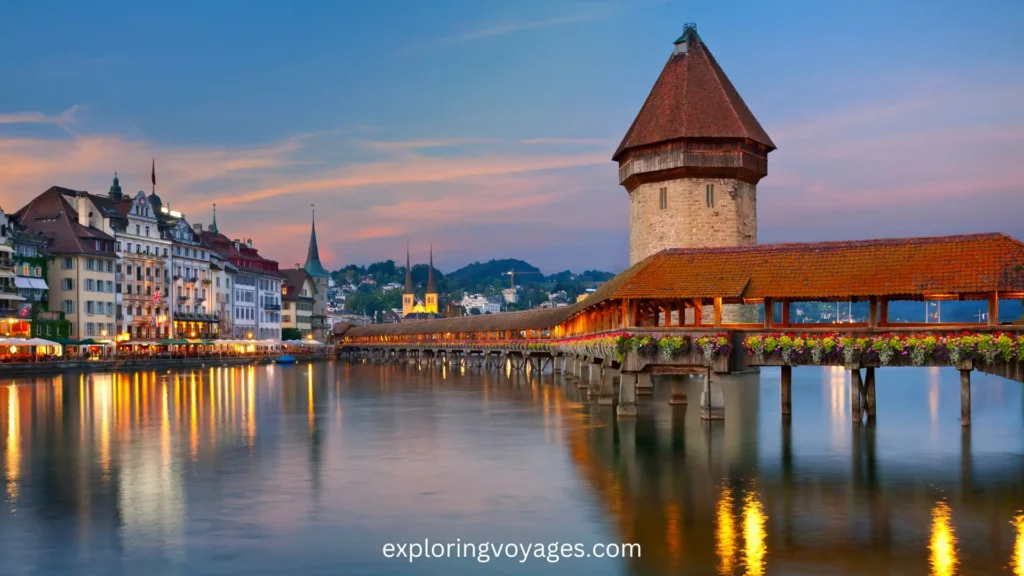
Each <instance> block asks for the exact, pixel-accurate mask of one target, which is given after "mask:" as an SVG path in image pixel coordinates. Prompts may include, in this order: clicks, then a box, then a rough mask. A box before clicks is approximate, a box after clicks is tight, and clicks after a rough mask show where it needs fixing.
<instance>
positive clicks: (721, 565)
mask: <svg viewBox="0 0 1024 576" xmlns="http://www.w3.org/2000/svg"><path fill="white" fill-rule="evenodd" d="M732 510H733V499H732V490H730V489H729V487H728V486H723V487H722V492H721V494H720V495H719V496H718V504H716V519H717V522H716V531H715V549H716V551H717V552H718V573H719V574H732V573H733V568H734V563H733V562H734V559H735V557H736V521H735V519H734V518H733V512H732Z"/></svg>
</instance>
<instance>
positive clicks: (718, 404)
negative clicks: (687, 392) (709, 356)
mask: <svg viewBox="0 0 1024 576" xmlns="http://www.w3.org/2000/svg"><path fill="white" fill-rule="evenodd" d="M701 378H702V379H703V380H704V390H703V391H702V392H701V394H700V419H701V420H725V396H724V395H723V394H722V388H721V387H720V386H713V385H712V382H711V369H710V368H708V369H707V370H706V371H705V372H704V374H703V375H702V376H701Z"/></svg>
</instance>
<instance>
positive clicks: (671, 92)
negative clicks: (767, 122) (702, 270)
mask: <svg viewBox="0 0 1024 576" xmlns="http://www.w3.org/2000/svg"><path fill="white" fill-rule="evenodd" d="M774 149H775V144H774V143H773V142H772V140H771V138H769V137H768V134H767V133H766V132H765V131H764V128H762V127H761V124H760V123H758V121H757V119H756V118H755V117H754V115H753V114H752V113H751V112H750V109H749V108H747V105H746V104H744V102H743V99H742V98H740V95H739V93H737V92H736V88H734V87H733V85H732V82H730V81H729V78H727V77H726V75H725V72H723V71H722V68H721V67H719V65H718V62H716V61H715V58H714V57H713V56H712V55H711V52H710V51H709V50H708V48H707V46H706V45H705V44H704V42H703V41H702V40H701V39H700V36H698V35H697V28H696V26H695V25H693V24H688V25H687V26H686V27H685V29H684V31H683V34H682V36H680V37H679V38H678V39H677V40H676V41H675V47H674V49H673V50H672V55H671V56H670V57H669V59H668V63H667V64H665V68H664V69H663V70H662V71H661V76H659V77H658V80H657V82H655V83H654V88H652V89H651V93H650V94H649V95H648V96H647V100H646V101H645V102H644V104H643V106H642V107H641V108H640V113H639V114H637V117H636V119H635V120H633V125H632V126H630V127H629V130H628V131H627V132H626V136H625V137H624V138H623V139H622V143H621V144H620V145H619V148H618V149H617V150H616V151H615V155H614V156H613V157H612V160H614V161H616V162H618V163H619V183H620V184H622V185H623V186H625V188H626V190H627V191H628V192H629V263H630V265H633V264H636V263H637V262H640V261H641V260H643V259H644V258H646V257H648V256H650V255H652V254H655V253H657V252H660V251H661V250H664V249H666V248H708V247H717V246H746V245H752V244H756V243H757V183H758V181H760V180H761V178H764V177H765V175H767V173H768V153H769V152H771V151H772V150H774Z"/></svg>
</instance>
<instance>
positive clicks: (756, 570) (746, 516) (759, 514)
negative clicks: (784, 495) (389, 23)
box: [743, 492, 768, 576]
mask: <svg viewBox="0 0 1024 576" xmlns="http://www.w3.org/2000/svg"><path fill="white" fill-rule="evenodd" d="M767 520H768V517H767V516H765V514H764V507H763V506H762V505H761V502H760V501H759V500H758V499H757V493H756V492H747V494H746V496H745V497H744V499H743V553H744V560H745V564H746V567H747V572H746V573H747V574H749V575H750V576H761V575H762V574H764V571H765V570H764V566H765V556H766V555H767V554H768V544H767V538H766V533H765V527H764V526H765V522H766V521H767Z"/></svg>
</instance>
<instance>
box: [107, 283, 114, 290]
mask: <svg viewBox="0 0 1024 576" xmlns="http://www.w3.org/2000/svg"><path fill="white" fill-rule="evenodd" d="M113 291H114V281H113V280H107V292H113Z"/></svg>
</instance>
